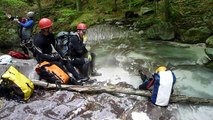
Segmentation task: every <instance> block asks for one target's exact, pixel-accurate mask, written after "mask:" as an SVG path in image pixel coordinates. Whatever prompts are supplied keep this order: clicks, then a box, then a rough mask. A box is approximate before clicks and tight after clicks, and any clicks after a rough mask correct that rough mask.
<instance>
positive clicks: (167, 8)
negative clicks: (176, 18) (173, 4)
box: [164, 0, 171, 22]
mask: <svg viewBox="0 0 213 120" xmlns="http://www.w3.org/2000/svg"><path fill="white" fill-rule="evenodd" d="M164 14H165V21H166V22H169V21H170V17H171V15H170V0H164Z"/></svg>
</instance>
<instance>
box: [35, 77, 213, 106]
mask: <svg viewBox="0 0 213 120" xmlns="http://www.w3.org/2000/svg"><path fill="white" fill-rule="evenodd" d="M33 83H34V85H36V86H40V87H44V88H46V89H57V87H56V85H55V84H50V83H47V82H44V81H40V80H33ZM61 89H62V90H69V91H76V92H80V93H93V94H97V93H109V94H116V93H123V94H128V95H139V96H144V97H150V96H151V93H150V91H148V90H136V89H131V88H123V87H115V86H108V87H103V86H78V85H61ZM170 103H190V104H206V105H213V99H205V98H198V97H187V96H185V95H172V96H171V98H170Z"/></svg>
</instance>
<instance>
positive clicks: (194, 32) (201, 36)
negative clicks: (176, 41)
mask: <svg viewBox="0 0 213 120" xmlns="http://www.w3.org/2000/svg"><path fill="white" fill-rule="evenodd" d="M210 35H211V30H210V29H208V28H207V27H198V28H190V29H189V30H187V31H186V32H185V33H184V34H183V42H186V43H192V44H195V43H205V42H206V41H205V40H206V39H207V38H208V37H209V36H210Z"/></svg>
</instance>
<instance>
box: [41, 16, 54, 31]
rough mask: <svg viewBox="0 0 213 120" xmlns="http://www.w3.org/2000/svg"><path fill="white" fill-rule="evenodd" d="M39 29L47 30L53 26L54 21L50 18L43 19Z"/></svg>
mask: <svg viewBox="0 0 213 120" xmlns="http://www.w3.org/2000/svg"><path fill="white" fill-rule="evenodd" d="M38 24H39V28H40V29H45V28H49V27H51V26H52V25H53V23H52V21H51V20H50V19H48V18H42V19H41V20H40V21H39V23H38Z"/></svg>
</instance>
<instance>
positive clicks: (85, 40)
mask: <svg viewBox="0 0 213 120" xmlns="http://www.w3.org/2000/svg"><path fill="white" fill-rule="evenodd" d="M87 40H88V38H87V36H86V35H84V36H83V44H86V43H87Z"/></svg>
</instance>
